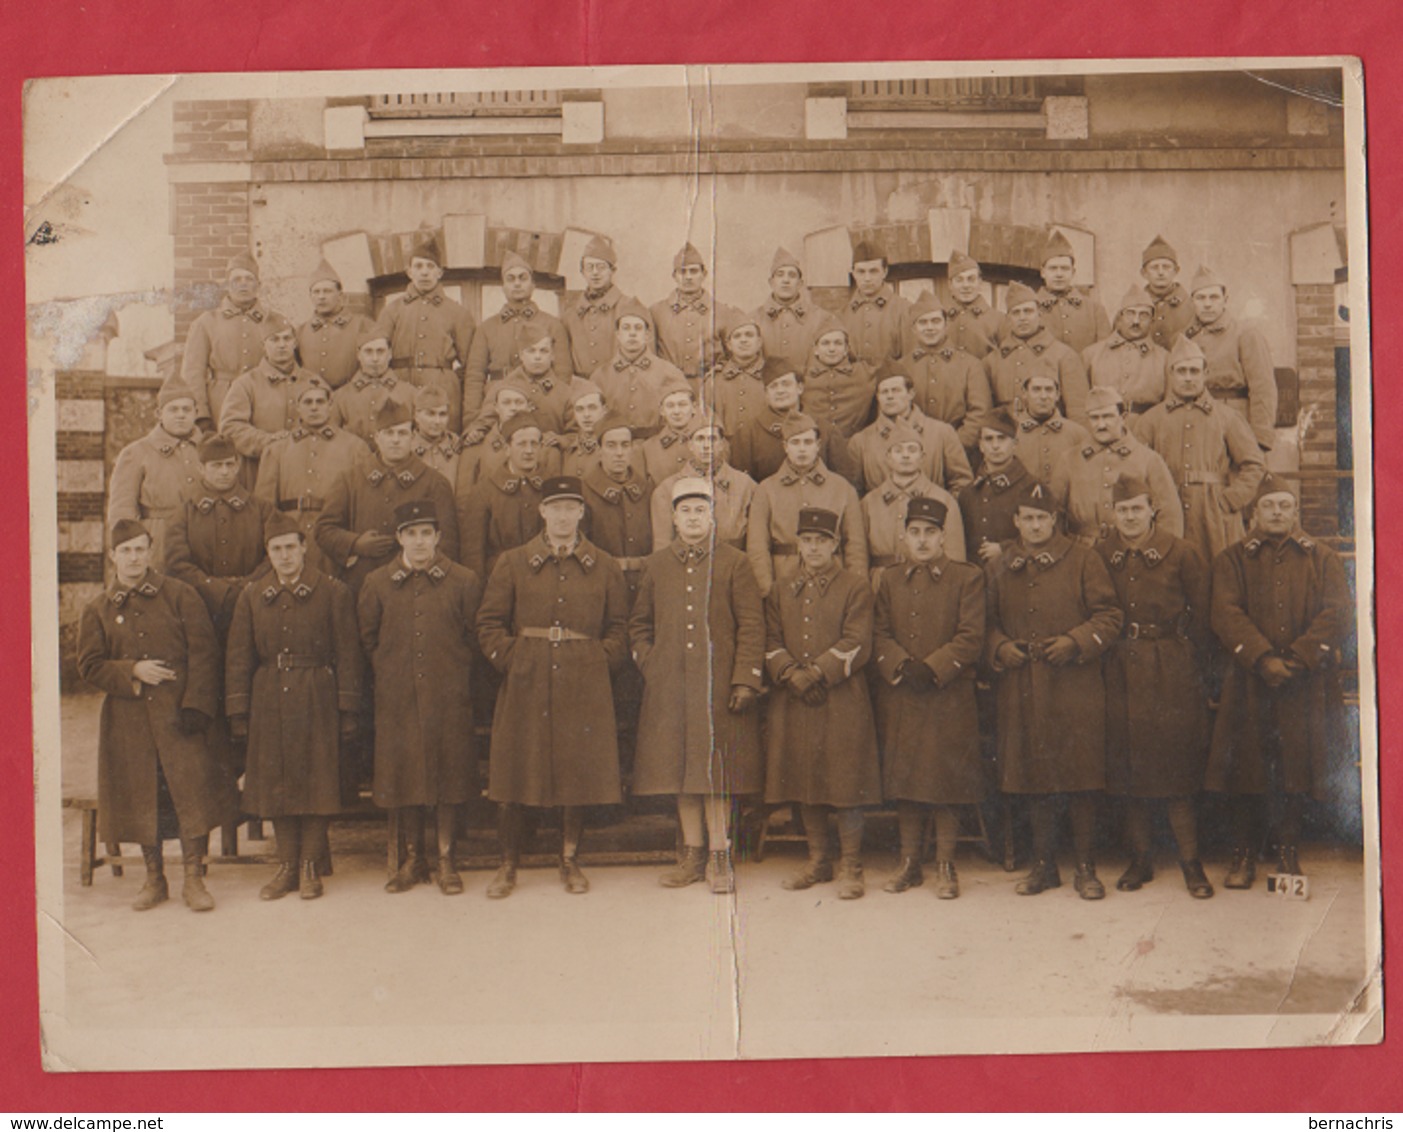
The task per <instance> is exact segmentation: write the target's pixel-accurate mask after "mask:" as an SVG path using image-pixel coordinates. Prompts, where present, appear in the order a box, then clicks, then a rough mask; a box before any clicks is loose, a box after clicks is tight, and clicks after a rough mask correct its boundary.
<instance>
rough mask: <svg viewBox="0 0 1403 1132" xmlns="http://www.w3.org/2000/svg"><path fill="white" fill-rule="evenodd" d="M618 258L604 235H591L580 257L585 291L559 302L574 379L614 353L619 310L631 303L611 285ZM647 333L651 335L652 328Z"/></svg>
mask: <svg viewBox="0 0 1403 1132" xmlns="http://www.w3.org/2000/svg"><path fill="white" fill-rule="evenodd" d="M618 263H619V256H618V253H617V252H616V251H615V250H614V242H613V241H612V240H611V239H609V237H607V236H593V237H591V239H590V241H589V243H588V244H586V245H585V250H584V251H583V252H582V253H581V255H580V274H581V275H582V276H584V281H585V289H584V290H583V291H574V292H570V293H568V294H567V295H566V296H565V299H564V301H563V302H562V303H561V308H560V318H561V321H562V322H564V323H565V330H566V333H567V334H568V336H569V339H570V357H571V360H572V363H573V364H572V369H573V373H574V376H576V377H589V376H590V375H591V374H593V373H594V372H595V371H596V370H597V369H599V367H600V366H602V365H604V364H605V363H606V362H608V360H609V358H610V356H611V355H612V354H613V352H614V342H615V332H616V331H617V329H618V315H619V310H620V309H621V308H622V307H623V305H624V303H626V302H634V303H635V304H636V303H637V300H630V299H629V297H628V296H627V295H625V294H624V293H623V292H622V291H620V290H619V288H618V285H617V284H615V282H614V271H615V269H616V268H617V267H618ZM649 333H650V334H651V333H652V328H651V325H650V327H649Z"/></svg>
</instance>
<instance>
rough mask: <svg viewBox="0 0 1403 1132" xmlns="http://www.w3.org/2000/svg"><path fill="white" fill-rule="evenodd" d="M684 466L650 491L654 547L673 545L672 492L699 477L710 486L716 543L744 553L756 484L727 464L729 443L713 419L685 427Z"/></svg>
mask: <svg viewBox="0 0 1403 1132" xmlns="http://www.w3.org/2000/svg"><path fill="white" fill-rule="evenodd" d="M687 433H688V436H687V463H686V464H685V465H684V466H683V467H682V469H681V470H680V471H678V472H677V473H676V474H674V475H671V476H668V477H667V478H666V479H664V480H661V481H660V482H659V483H658V485H657V486H656V487H655V488H653V502H652V504H651V505H650V508H649V509H650V511H651V512H652V516H653V545H654V546H657V547H661V546H666V545H667V544H668V543H669V542H671V541H672V535H673V529H672V488H673V486H674V485H675V484H676V483H677V481H678V480H680V479H687V478H691V477H700V478H701V479H704V480H706V481H707V482H708V483H710V484H711V518H712V522H713V523H714V524H715V526H716V541H717V542H725V543H730V545H731V546H734V547H736V548H737V549H739V550H744V549H745V532H746V526H747V524H748V523H749V522H750V503H751V501H752V500H753V499H754V498H755V488H756V483H755V481H754V480H753V479H751V478H750V477H749V476H748V475H746V474H745V473H744V472H743V471H741V470H740V469H739V468H736V467H733V466H732V465H731V463H730V448H731V445H730V441H728V440H727V439H726V429H725V426H724V425H722V423H721V421H720V420H719V419H718V418H716V417H709V416H707V415H706V414H705V413H698V414H697V415H696V416H695V417H693V418H692V422H691V423H690V424H689V425H688V426H687Z"/></svg>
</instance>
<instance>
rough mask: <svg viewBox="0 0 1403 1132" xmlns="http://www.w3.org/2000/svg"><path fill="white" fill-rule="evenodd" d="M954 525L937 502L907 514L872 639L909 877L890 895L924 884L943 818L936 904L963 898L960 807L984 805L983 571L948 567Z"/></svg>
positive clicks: (885, 789)
mask: <svg viewBox="0 0 1403 1132" xmlns="http://www.w3.org/2000/svg"><path fill="white" fill-rule="evenodd" d="M947 519H951V520H952V521H954V522H955V523H957V524H958V517H957V516H951V515H950V514H949V513H948V511H947V509H946V506H945V504H943V503H941V502H940V501H939V500H937V499H913V500H911V502H910V504H909V505H908V507H907V509H906V527H905V532H904V538H903V541H904V543H905V546H904V549H903V554H904V556H905V561H904V562H902V563H900V564H899V565H897V566H893V567H892V568H891V569H889V570H884V571H883V572H882V577H881V580H880V582H879V584H878V587H877V601H876V607H875V613H874V620H873V631H872V663H873V664H874V665H875V666H876V668H877V673H878V675H879V676H880V677H881V679H880V681H879V682H878V683H877V736H878V740H879V744H880V746H881V750H882V796H883V797H884V798H886V799H887V800H888V801H893V800H894V801H895V802H896V812H897V823H898V829H899V833H900V837H901V858H902V860H901V870H900V872H898V873H897V875H896V876H894V877H893V878H892V879H891V880H889V881H888V882H887V883H886V885H885V886H884V887H885V888H886V890H887V891H888V892H904V891H906V889H908V888H910V887H912V886H913V885H919V884H921V883H922V882H923V881H924V876H923V874H922V870H921V848H922V841H923V837H922V834H923V833H924V827H925V824H926V816H927V814H928V813H929V812H930V810H931V809H934V811H935V860H936V871H937V875H938V880H937V885H938V887H937V889H936V895H937V896H939V897H940V898H941V899H942V900H951V899H954V898H955V897H957V896H958V895H959V894H960V885H959V878H958V877H957V876H956V873H955V841H956V838H957V837H958V835H959V829H960V816H959V811H958V810H957V809H956V808H955V807H956V806H967V805H974V804H977V803H979V802H981V801H983V799H984V794H985V788H984V767H983V763H982V759H981V755H980V740H979V709H978V705H977V704H976V703H975V698H974V676H975V668H976V666H977V665H978V663H979V659H980V657H981V656H982V655H983V652H984V617H985V598H984V572H983V571H982V570H981V569H980V568H979V567H978V566H972V565H970V564H969V563H967V562H955V561H952V560H951V559H950V558H948V557H947V556H946V554H945V548H944V538H943V535H944V531H945V525H946V521H947Z"/></svg>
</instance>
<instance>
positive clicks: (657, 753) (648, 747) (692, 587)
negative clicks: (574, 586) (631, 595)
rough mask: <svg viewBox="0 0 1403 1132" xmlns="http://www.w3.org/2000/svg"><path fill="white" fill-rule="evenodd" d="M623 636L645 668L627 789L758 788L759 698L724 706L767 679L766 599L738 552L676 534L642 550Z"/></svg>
mask: <svg viewBox="0 0 1403 1132" xmlns="http://www.w3.org/2000/svg"><path fill="white" fill-rule="evenodd" d="M629 640H630V643H631V645H632V648H633V659H634V662H635V663H636V664H637V665H638V668H639V671H640V672H642V674H643V708H642V711H641V713H640V715H639V719H638V744H637V753H636V755H635V756H634V764H633V787H632V792H633V793H634V794H758V793H759V792H760V790H761V787H762V786H763V783H764V765H763V755H762V751H761V746H760V712H759V705H758V704H755V705H752V707H751V710H750V711H748V712H745V713H742V714H736V713H733V712H731V711H730V710H729V708H728V707H727V701H728V700H729V698H730V695H731V689H732V687H734V686H736V685H741V686H743V687H747V688H751V689H753V690H754V691H756V692H759V691H760V689H761V687H762V686H763V683H764V663H765V610H764V602H763V601H762V599H761V597H760V590H759V588H758V587H757V586H756V584H755V577H754V575H753V574H752V573H751V570H750V563H749V562H747V561H746V558H745V555H744V554H742V553H741V552H740V551H739V550H737V549H736V548H735V547H733V546H727V545H726V544H725V543H723V542H719V543H717V544H716V546H715V548H714V549H713V548H712V547H711V546H710V545H709V544H703V545H702V546H700V547H688V546H687V545H686V544H685V543H683V542H682V541H681V540H675V541H673V542H672V544H671V545H670V546H665V547H664V548H663V549H662V550H659V551H657V552H656V553H655V554H653V555H651V556H649V558H648V562H647V565H646V567H645V568H644V571H643V581H642V584H641V585H640V587H639V590H638V598H637V600H636V601H635V602H634V606H633V614H632V616H631V617H630V618H629Z"/></svg>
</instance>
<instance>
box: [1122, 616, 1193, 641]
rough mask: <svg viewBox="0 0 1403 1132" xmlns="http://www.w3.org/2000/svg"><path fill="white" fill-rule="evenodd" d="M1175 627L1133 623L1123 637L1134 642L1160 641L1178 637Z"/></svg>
mask: <svg viewBox="0 0 1403 1132" xmlns="http://www.w3.org/2000/svg"><path fill="white" fill-rule="evenodd" d="M1178 632H1179V631H1178V629H1176V628H1175V627H1174V626H1173V625H1152V624H1149V623H1147V622H1141V621H1131V622H1130V623H1129V624H1128V625H1126V626H1125V628H1124V629H1123V630H1122V631H1121V636H1123V637H1126V638H1128V639H1129V640H1132V641H1160V640H1163V639H1164V638H1165V637H1174V636H1178Z"/></svg>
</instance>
